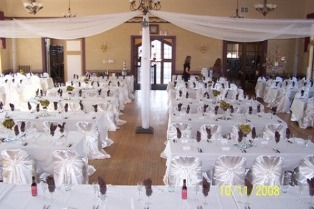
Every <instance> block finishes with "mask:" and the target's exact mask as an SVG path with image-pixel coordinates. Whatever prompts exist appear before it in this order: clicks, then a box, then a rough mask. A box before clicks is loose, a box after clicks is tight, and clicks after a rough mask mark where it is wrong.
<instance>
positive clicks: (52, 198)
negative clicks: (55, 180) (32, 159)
mask: <svg viewBox="0 0 314 209" xmlns="http://www.w3.org/2000/svg"><path fill="white" fill-rule="evenodd" d="M55 189H56V186H55V185H48V190H49V192H50V200H49V201H50V204H52V203H53V201H54V192H55Z"/></svg>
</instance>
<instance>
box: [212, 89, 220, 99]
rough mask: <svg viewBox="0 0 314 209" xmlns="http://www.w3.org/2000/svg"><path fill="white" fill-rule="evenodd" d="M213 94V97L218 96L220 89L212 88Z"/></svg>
mask: <svg viewBox="0 0 314 209" xmlns="http://www.w3.org/2000/svg"><path fill="white" fill-rule="evenodd" d="M213 95H214V96H215V97H216V96H218V95H220V91H218V90H216V89H214V90H213Z"/></svg>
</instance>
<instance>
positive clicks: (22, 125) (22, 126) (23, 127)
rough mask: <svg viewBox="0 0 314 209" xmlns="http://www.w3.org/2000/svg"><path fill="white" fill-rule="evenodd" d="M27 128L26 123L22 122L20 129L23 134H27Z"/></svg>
mask: <svg viewBox="0 0 314 209" xmlns="http://www.w3.org/2000/svg"><path fill="white" fill-rule="evenodd" d="M25 126H26V123H25V121H22V122H21V128H20V130H21V132H25Z"/></svg>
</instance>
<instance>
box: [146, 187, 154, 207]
mask: <svg viewBox="0 0 314 209" xmlns="http://www.w3.org/2000/svg"><path fill="white" fill-rule="evenodd" d="M152 193H153V190H152V189H147V188H146V196H147V201H146V205H147V206H148V205H150V204H151V203H150V201H149V197H150V196H151V195H152Z"/></svg>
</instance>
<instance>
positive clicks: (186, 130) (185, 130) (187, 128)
mask: <svg viewBox="0 0 314 209" xmlns="http://www.w3.org/2000/svg"><path fill="white" fill-rule="evenodd" d="M177 128H178V129H179V130H180V131H181V133H182V137H181V138H185V139H189V138H191V136H192V126H191V124H189V123H180V122H176V123H172V124H170V126H169V128H168V133H167V139H168V140H173V139H178V137H177Z"/></svg>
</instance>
